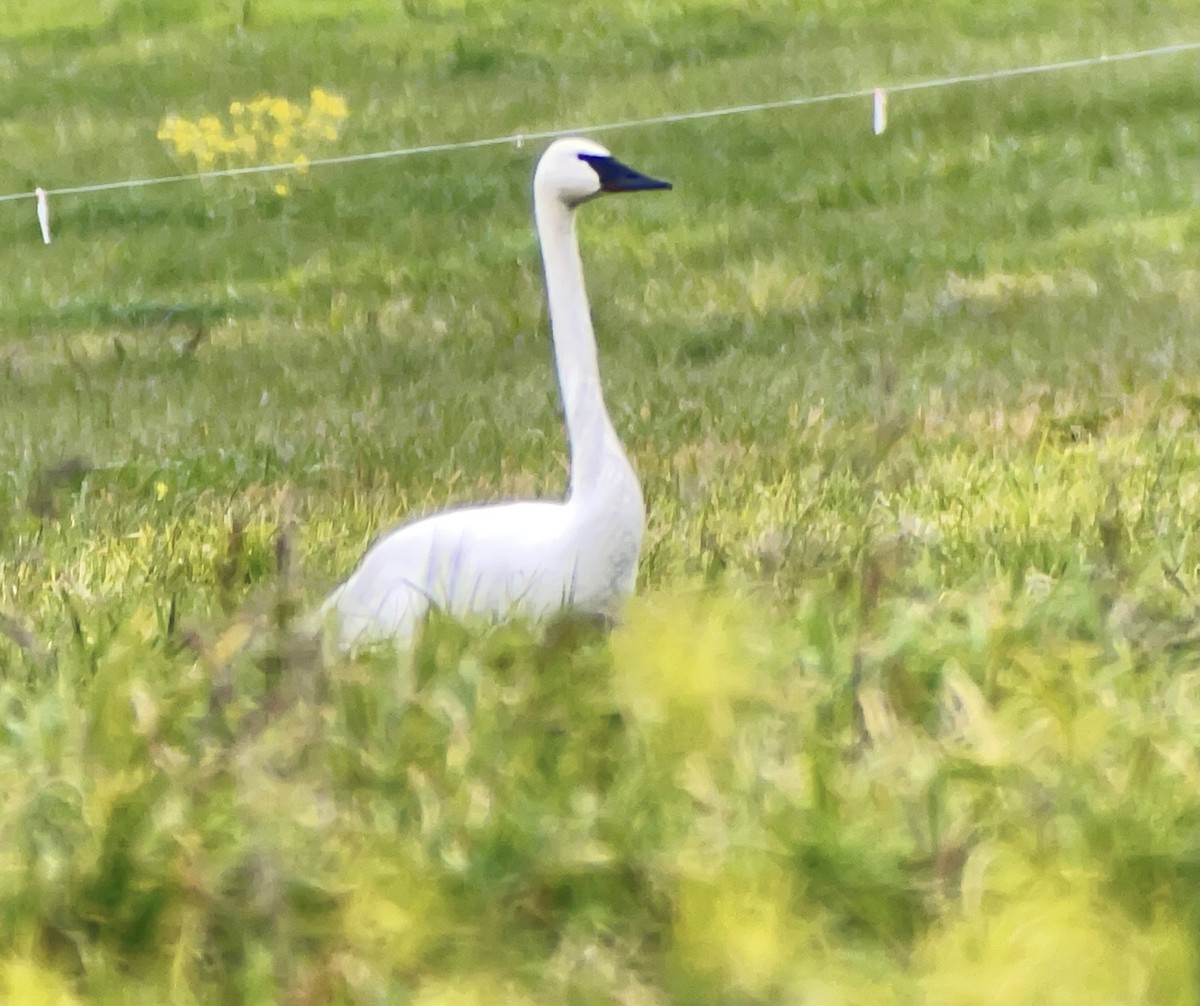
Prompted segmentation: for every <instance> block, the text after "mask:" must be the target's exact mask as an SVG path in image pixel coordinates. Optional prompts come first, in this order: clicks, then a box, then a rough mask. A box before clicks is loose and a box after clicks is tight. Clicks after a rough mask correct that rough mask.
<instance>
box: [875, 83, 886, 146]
mask: <svg viewBox="0 0 1200 1006" xmlns="http://www.w3.org/2000/svg"><path fill="white" fill-rule="evenodd" d="M874 128H875V135H876V136H878V135H879V134H880V133H882V132H883V131H884V130H885V129H887V91H885V90H884V89H883V88H882V87H877V88H875V115H874Z"/></svg>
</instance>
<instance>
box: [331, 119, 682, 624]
mask: <svg viewBox="0 0 1200 1006" xmlns="http://www.w3.org/2000/svg"><path fill="white" fill-rule="evenodd" d="M670 187H671V186H670V185H669V184H668V183H666V182H660V181H657V180H656V179H653V178H649V177H647V176H645V175H642V174H639V173H638V172H636V171H633V170H632V169H631V168H628V167H627V166H625V165H624V164H621V162H619V161H617V160H616V159H615V158H613V157H612V155H611V154H610V153H609V152H608V151H607V150H606V149H605V148H604V147H602V146H600V145H599V144H596V143H593V142H591V141H589V140H583V139H578V138H567V139H560V140H556V141H555V142H554V143H552V144H551V145H550V146H549V147H548V148H547V149H546V151H545V153H544V154H543V155H542V157H541V159H540V161H539V162H538V167H537V170H536V172H535V174H534V181H533V197H534V217H535V221H536V224H537V232H538V240H539V243H540V245H541V251H542V263H543V266H544V269H545V276H546V295H547V300H548V302H549V313H550V325H551V331H552V334H553V339H554V356H555V363H556V366H557V370H558V382H559V390H560V392H561V395H562V402H563V412H564V415H565V419H566V425H567V436H568V441H569V445H570V454H571V471H570V485H569V487H568V491H567V496H566V498H565V499H564V500H561V501H549V500H546V501H527V502H515V503H496V504H490V505H485V506H474V507H465V508H462V509H455V510H447V511H443V512H441V513H437V514H433V515H431V516H428V517H425V518H422V519H419V520H416V521H413V522H411V523H408V524H403V525H401V526H400V527H398V528H396V529H395V530H393V531H391V532H389V533H387V534H385V535H384V536H383V537H382V538H380V539H379V540H377V541H376V542H375V543H374V544H373V545H372V546H371V548H370V549H368V551H367V553H366V555H365V556H364V557H363V559H362V561H361V562H360V564H359V566H358V568H357V569H356V570H355V571H354V572H353V573H352V574H351V575H350V577H349V578H348V579H347V580H346V581H345V582H344V583H343V584H342V585H341V586H340V587H338V588H337V589H336V590H335V591H334V592H333V593H332V594H331V595H330V596H329V598H328V599H327V600H326V601H325V604H324V605H323V606H322V608H321V611H320V613H319V614H320V617H321V618H322V620H323V622H330V621H333V622H335V623H336V626H337V631H338V639H339V642H340V644H341V646H342V647H343V648H349V647H352V646H354V645H357V644H360V643H365V642H370V641H374V640H387V639H390V640H392V641H395V642H399V643H404V642H407V641H408V640H410V639H411V637H412V635H413V634H414V632H415V631H416V629H417V627H418V626H419V625H420V624H421V622H422V620H423V619H424V617H425V615H426V614H427V613H428V612H429V610H430V609H431V608H437V609H440V610H442V611H445V612H448V613H449V614H451V615H453V616H454V617H456V618H469V617H479V616H482V617H492V618H498V617H503V616H505V615H509V614H522V615H525V616H527V617H533V618H536V617H539V616H545V615H548V614H551V613H553V612H555V611H557V610H559V609H561V608H564V607H573V608H577V609H580V610H583V611H588V612H596V613H601V614H607V615H611V614H614V613H615V609H616V608H617V606H618V605H619V603H620V602H621V601H622V600H623V599H624V598H625V597H627V596H628V595H629V594H630V593H632V591H633V587H634V580H635V578H636V574H637V561H638V554H639V551H640V549H641V542H642V532H643V529H644V527H645V520H646V511H645V504H644V502H643V500H642V491H641V486H640V485H639V483H638V480H637V476H636V474H635V473H634V471H633V466H632V465H631V464H630V463H629V458H628V457H627V456H626V454H625V451H624V449H623V448H622V446H621V442H620V440H619V439H618V437H617V434H616V431H615V430H614V429H613V426H612V422H611V420H610V419H609V416H608V411H607V409H606V408H605V406H604V399H603V395H602V391H601V386H600V372H599V366H598V362H597V358H596V340H595V335H594V333H593V331H592V321H591V313H590V310H589V308H588V301H587V292H586V290H585V288H584V282H583V266H582V262H581V260H580V257H579V246H578V242H577V241H576V238H575V211H576V209H577V208H578V207H579V206H581V205H582V204H583V203H585V202H587V201H588V200H590V199H592V198H594V197H595V196H598V195H600V194H601V193H603V192H631V191H639V190H645V189H667V188H670Z"/></svg>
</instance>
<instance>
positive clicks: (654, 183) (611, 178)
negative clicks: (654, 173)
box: [579, 154, 671, 192]
mask: <svg viewBox="0 0 1200 1006" xmlns="http://www.w3.org/2000/svg"><path fill="white" fill-rule="evenodd" d="M579 159H580V160H581V161H586V162H587V163H588V164H589V165H590V166H591V168H592V170H593V171H595V172H596V174H597V175H598V176H599V178H600V189H601V191H603V192H645V191H646V190H648V189H669V188H670V187H671V183H670V182H662V181H659V180H658V179H657V178H651V177H650V176H649V175H643V174H642V173H641V172H640V171H634V170H633V168H631V167H630V166H629V165H628V164H622V163H621V162H620V161H618V160H617V159H616V158H615V157H605V156H602V155H599V154H580V155H579Z"/></svg>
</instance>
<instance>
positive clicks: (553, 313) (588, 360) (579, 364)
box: [534, 191, 630, 498]
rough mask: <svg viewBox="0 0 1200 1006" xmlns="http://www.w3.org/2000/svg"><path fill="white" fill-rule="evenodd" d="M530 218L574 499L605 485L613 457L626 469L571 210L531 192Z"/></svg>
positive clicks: (555, 199)
mask: <svg viewBox="0 0 1200 1006" xmlns="http://www.w3.org/2000/svg"><path fill="white" fill-rule="evenodd" d="M534 216H535V219H536V221H537V230H538V240H539V242H540V243H541V248H542V263H543V265H544V267H545V270H546V297H547V300H548V302H549V305H550V327H551V331H552V333H553V336H554V359H555V363H556V365H557V367H558V386H559V390H560V392H561V393H562V400H563V412H564V414H565V416H566V422H567V438H568V441H569V444H570V451H571V482H570V489H569V493H568V496H569V497H570V498H578V497H580V496H583V495H584V494H590V493H593V492H595V491H596V490H598V489H600V488H601V487H603V486H604V485H605V476H606V475H607V474H609V473H610V472H611V466H612V464H613V461H614V459H618V463H619V464H620V466H621V468H622V469H623V470H624V471H630V469H629V462H628V461H627V460H626V459H625V452H624V450H623V449H622V447H621V443H620V441H619V440H618V439H617V434H616V431H615V430H614V429H613V426H612V421H611V420H610V419H609V417H608V410H607V409H606V408H605V407H604V394H603V390H602V389H601V386H600V367H599V364H598V362H597V360H596V335H595V332H594V331H593V330H592V316H591V311H590V309H589V308H588V299H587V290H586V289H585V288H584V285H583V263H582V262H581V261H580V258H579V242H578V241H577V240H576V238H575V213H574V211H573V210H572V209H570V208H569V207H567V206H566V205H565V204H564V203H563V202H562V200H561V199H559V198H558V197H557V196H556V195H554V194H553V193H552V192H548V191H536V192H535V193H534Z"/></svg>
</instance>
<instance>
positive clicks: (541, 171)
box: [533, 136, 671, 207]
mask: <svg viewBox="0 0 1200 1006" xmlns="http://www.w3.org/2000/svg"><path fill="white" fill-rule="evenodd" d="M670 187H671V183H670V182H662V181H659V180H658V179H657V178H651V177H649V176H648V175H643V174H642V173H641V172H639V171H634V170H633V168H631V167H629V166H628V165H627V164H622V163H621V162H620V161H618V160H617V159H616V158H615V157H613V155H612V154H610V153H609V152H608V150H607V149H605V148H604V147H602V146H600V144H599V143H595V142H593V141H592V140H585V139H583V138H581V137H577V136H567V137H563V138H562V139H558V140H555V141H554V142H553V143H551V144H550V146H548V147H547V148H546V151H545V153H543V154H542V157H541V160H539V161H538V166H537V171H536V172H534V176H533V188H534V191H535V192H537V193H539V194H540V193H543V192H545V193H547V194H549V195H552V196H554V197H556V198H557V199H560V200H561V201H562V202H563V203H565V204H566V205H567V206H571V207H574V206H578V205H579V204H580V203H585V202H587V201H588V200H589V199H593V198H595V197H596V196H598V195H600V194H602V193H604V192H643V191H645V190H647V189H669V188H670Z"/></svg>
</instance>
